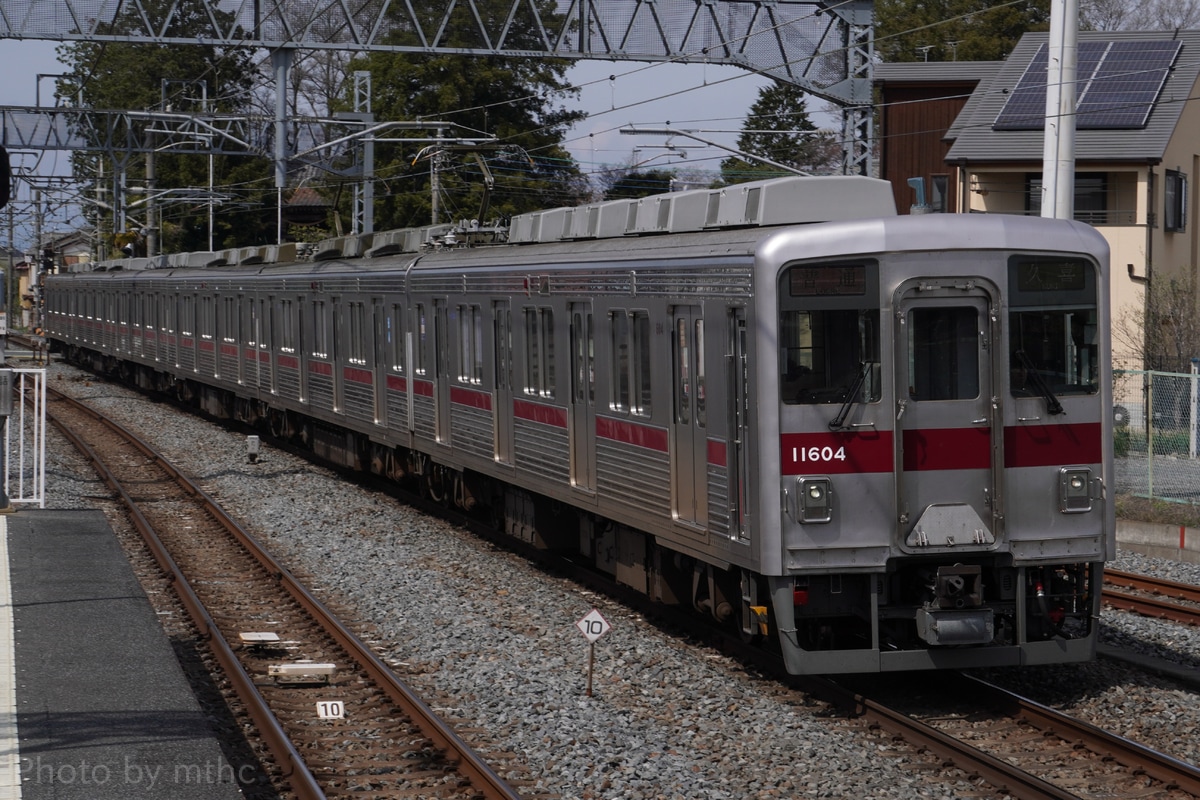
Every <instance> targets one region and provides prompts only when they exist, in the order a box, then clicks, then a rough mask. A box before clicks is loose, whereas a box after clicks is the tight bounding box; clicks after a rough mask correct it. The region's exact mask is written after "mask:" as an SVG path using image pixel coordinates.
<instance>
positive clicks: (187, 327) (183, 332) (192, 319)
mask: <svg viewBox="0 0 1200 800" xmlns="http://www.w3.org/2000/svg"><path fill="white" fill-rule="evenodd" d="M195 332H196V298H194V297H192V296H191V295H190V294H185V295H183V296H182V297H180V298H179V335H180V336H191V335H192V334H194V333H195Z"/></svg>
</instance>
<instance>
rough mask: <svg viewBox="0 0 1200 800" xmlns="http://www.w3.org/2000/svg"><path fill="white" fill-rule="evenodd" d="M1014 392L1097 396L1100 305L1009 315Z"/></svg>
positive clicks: (1043, 309) (1011, 388)
mask: <svg viewBox="0 0 1200 800" xmlns="http://www.w3.org/2000/svg"><path fill="white" fill-rule="evenodd" d="M1009 328H1010V333H1009V367H1010V375H1011V379H1012V385H1011V386H1010V390H1011V392H1012V394H1013V396H1015V397H1032V396H1042V395H1044V394H1045V393H1046V391H1047V390H1049V391H1050V392H1053V393H1054V394H1055V395H1064V394H1095V393H1096V391H1098V389H1099V378H1100V364H1099V342H1098V341H1097V331H1098V328H1097V319H1096V309H1094V308H1092V309H1051V308H1042V309H1037V310H1033V311H1013V312H1011V313H1010V314H1009Z"/></svg>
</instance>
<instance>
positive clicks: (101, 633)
mask: <svg viewBox="0 0 1200 800" xmlns="http://www.w3.org/2000/svg"><path fill="white" fill-rule="evenodd" d="M0 529H5V530H4V531H3V533H4V535H0V542H4V543H6V545H7V547H6V549H7V564H6V565H4V566H3V568H0V574H3V575H4V576H5V577H7V578H9V582H10V586H9V587H8V588H9V589H10V591H11V602H10V601H9V595H8V592H5V591H3V589H4V588H5V587H0V737H8V738H7V741H0V800H7V799H8V798H16V797H24V798H33V799H34V800H41V798H46V799H47V800H49V798H53V800H73V799H74V798H80V800H84V799H85V798H86V800H108V799H109V798H112V800H117V799H118V798H120V800H126V799H127V798H130V797H146V798H171V799H172V800H176V799H178V800H224V798H234V797H241V796H242V793H241V791H240V789H239V783H238V782H239V779H243V780H253V778H254V777H255V776H256V775H257V770H256V767H255V766H254V765H246V764H238V763H230V761H229V759H228V757H227V756H226V755H225V753H224V751H223V750H222V748H221V746H220V743H219V742H218V740H217V738H216V735H215V733H214V731H213V730H212V728H211V727H210V724H209V721H208V719H207V718H206V716H205V714H204V712H203V711H202V710H201V708H200V706H199V705H198V703H197V701H196V699H195V696H194V694H193V692H192V689H191V688H190V687H189V685H188V681H187V679H186V678H185V676H184V674H183V670H182V668H181V667H180V665H179V662H178V660H177V659H176V656H175V653H174V651H173V649H172V646H171V643H170V642H169V641H168V639H167V636H166V634H165V633H164V632H163V629H162V627H161V625H160V623H159V620H158V618H157V616H156V614H155V612H154V611H153V609H152V608H151V607H150V604H149V601H148V600H147V599H146V595H145V594H144V592H143V591H142V589H141V586H140V585H139V584H138V582H137V579H136V578H135V577H134V574H133V570H132V568H131V567H130V565H129V562H128V560H127V559H126V558H125V555H124V553H123V552H122V551H121V548H120V545H119V544H118V542H117V540H116V537H115V536H114V535H113V533H112V531H111V529H110V528H109V526H108V523H107V521H106V520H105V518H104V516H103V514H101V513H100V512H98V511H52V510H37V509H34V510H26V509H22V510H21V511H20V512H18V513H16V514H6V515H0ZM0 555H4V554H3V553H0ZM7 617H11V620H12V622H11V624H8V619H7ZM6 634H8V635H9V636H10V637H11V638H10V639H8V640H5V639H4V636H5V635H6ZM14 677H15V681H14ZM14 712H15V713H14ZM14 718H15V723H16V724H15V726H14V725H12V724H11V722H12V720H13V719H14ZM6 723H7V724H6ZM14 727H15V732H16V734H17V737H18V740H19V741H18V743H17V745H18V746H16V747H14V746H13V742H12V739H11V735H12V733H13V729H14ZM239 770H240V773H239Z"/></svg>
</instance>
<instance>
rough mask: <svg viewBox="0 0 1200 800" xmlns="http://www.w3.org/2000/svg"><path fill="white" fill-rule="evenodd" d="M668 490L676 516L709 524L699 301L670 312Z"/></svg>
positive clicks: (702, 339) (702, 355)
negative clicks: (671, 395)
mask: <svg viewBox="0 0 1200 800" xmlns="http://www.w3.org/2000/svg"><path fill="white" fill-rule="evenodd" d="M671 340H672V344H673V346H672V349H671V352H672V357H673V359H672V360H673V362H674V363H673V364H672V367H671V372H672V378H673V381H672V382H673V384H674V410H673V414H672V429H671V434H672V435H671V440H672V441H671V495H672V499H673V506H674V508H673V513H674V515H675V518H676V519H677V520H679V521H681V522H685V523H688V524H691V525H695V526H697V527H701V528H703V527H705V526H706V525H707V524H708V409H707V407H706V399H705V386H704V317H703V315H702V313H701V310H700V307H699V306H676V307H675V308H674V310H673V311H672V328H671Z"/></svg>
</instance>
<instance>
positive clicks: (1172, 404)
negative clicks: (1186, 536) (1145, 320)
mask: <svg viewBox="0 0 1200 800" xmlns="http://www.w3.org/2000/svg"><path fill="white" fill-rule="evenodd" d="M1113 418H1114V421H1115V423H1116V426H1115V428H1114V432H1113V437H1114V442H1113V444H1114V450H1115V453H1116V465H1115V466H1116V484H1117V485H1116V491H1117V493H1118V494H1133V495H1136V496H1139V497H1150V498H1155V499H1158V500H1167V501H1170V502H1175V503H1191V504H1200V375H1196V374H1181V373H1176V372H1143V371H1140V370H1114V374H1113Z"/></svg>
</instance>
